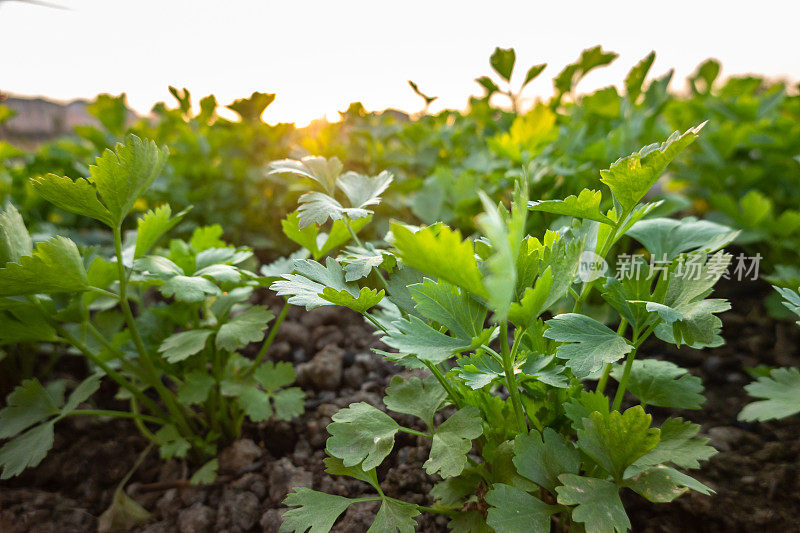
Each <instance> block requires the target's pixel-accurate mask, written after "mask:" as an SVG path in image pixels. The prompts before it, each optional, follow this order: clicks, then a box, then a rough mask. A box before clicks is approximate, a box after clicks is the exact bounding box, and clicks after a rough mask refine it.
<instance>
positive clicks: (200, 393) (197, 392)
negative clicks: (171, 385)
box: [178, 370, 215, 404]
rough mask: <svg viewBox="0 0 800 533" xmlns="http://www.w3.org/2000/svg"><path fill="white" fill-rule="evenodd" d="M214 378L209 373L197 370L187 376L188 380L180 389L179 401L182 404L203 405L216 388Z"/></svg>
mask: <svg viewBox="0 0 800 533" xmlns="http://www.w3.org/2000/svg"><path fill="white" fill-rule="evenodd" d="M214 383H215V381H214V376H212V375H211V374H209V373H207V372H203V371H200V370H195V371H194V372H189V373H188V374H186V379H185V380H184V382H183V383H182V384H181V386H180V387H178V401H179V402H181V403H186V404H192V403H195V404H197V403H203V402H204V401H206V399H207V398H208V395H209V393H210V392H211V389H212V388H213V387H214Z"/></svg>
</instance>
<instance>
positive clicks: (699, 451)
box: [625, 418, 717, 477]
mask: <svg viewBox="0 0 800 533" xmlns="http://www.w3.org/2000/svg"><path fill="white" fill-rule="evenodd" d="M699 432H700V426H699V425H698V424H693V423H692V422H688V421H684V420H683V419H682V418H668V419H666V420H665V421H664V423H663V424H661V438H660V440H659V442H658V445H657V446H656V447H655V448H653V449H652V450H651V451H650V452H648V453H647V454H645V455H643V456H642V457H641V458H639V459H637V460H636V462H635V463H634V464H633V465H632V466H630V467H629V468H628V470H626V472H625V477H631V476H633V475H636V474H638V473H639V472H642V471H643V470H646V469H647V468H649V467H651V466H655V465H659V464H662V463H673V464H674V465H676V466H678V467H680V468H700V461H706V460H708V459H709V458H711V457H712V456H714V455H715V454H716V453H717V451H716V450H715V449H714V448H712V447H711V446H708V445H707V444H708V440H709V439H707V438H697V434H698V433H699Z"/></svg>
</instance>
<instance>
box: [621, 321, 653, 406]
mask: <svg viewBox="0 0 800 533" xmlns="http://www.w3.org/2000/svg"><path fill="white" fill-rule="evenodd" d="M659 322H660V320H656V321H655V322H653V323H652V324H651V325H650V327H648V328H647V329H646V330H645V332H644V333H643V334H641V335H639V333H638V332H636V333H634V335H633V339H632V340H631V342H633V350H631V352H630V353H629V354H628V358H627V359H626V360H625V369H624V370H623V372H622V378H621V379H620V380H619V387H618V388H617V394H616V395H615V396H614V405H613V408H614V409H615V410H617V409H619V406H620V405H621V404H622V397H623V396H625V389H626V388H627V387H628V381H629V380H630V377H631V368H633V360H634V359H635V358H636V352H637V351H638V349H639V346H641V345H642V343H644V341H646V340H647V338H648V337H649V336H650V335H651V334H652V333H653V330H655V329H656V326H657V325H658V324H659Z"/></svg>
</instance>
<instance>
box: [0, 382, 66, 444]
mask: <svg viewBox="0 0 800 533" xmlns="http://www.w3.org/2000/svg"><path fill="white" fill-rule="evenodd" d="M60 407H61V406H60V405H59V404H58V402H57V399H56V398H53V397H52V396H51V395H50V394H49V393H48V392H47V390H46V389H45V388H44V387H42V384H41V383H39V380H38V379H36V378H31V379H26V380H24V381H23V382H22V383H21V384H20V385H17V386H16V387H14V390H13V391H12V392H11V394H9V395H8V397H7V398H6V407H5V408H3V409H2V410H0V439H7V438H9V437H13V436H14V435H17V434H19V433H20V432H22V431H24V430H26V429H28V428H29V427H31V426H32V425H34V424H38V423H39V422H42V421H43V420H46V419H48V418H50V417H51V416H54V415H57V414H59V413H60V412H61V409H60Z"/></svg>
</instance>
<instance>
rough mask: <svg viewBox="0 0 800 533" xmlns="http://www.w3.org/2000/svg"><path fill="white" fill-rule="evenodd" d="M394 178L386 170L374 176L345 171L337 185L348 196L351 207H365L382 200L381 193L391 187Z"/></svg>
mask: <svg viewBox="0 0 800 533" xmlns="http://www.w3.org/2000/svg"><path fill="white" fill-rule="evenodd" d="M392 179H393V176H392V174H391V172H388V171H386V170H384V171H383V172H381V173H380V174H378V175H377V176H373V177H369V176H364V175H363V174H357V173H356V172H345V173H344V174H342V175H341V176H339V179H338V180H336V185H337V186H338V187H339V189H341V190H342V192H343V193H344V194H345V196H347V199H348V200H349V201H350V207H354V208H365V207H369V206H371V205H378V204H379V203H380V202H381V194H383V191H385V190H386V188H387V187H389V184H390V183H391V182H392ZM353 218H356V217H353Z"/></svg>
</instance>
